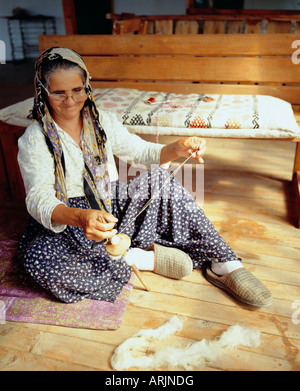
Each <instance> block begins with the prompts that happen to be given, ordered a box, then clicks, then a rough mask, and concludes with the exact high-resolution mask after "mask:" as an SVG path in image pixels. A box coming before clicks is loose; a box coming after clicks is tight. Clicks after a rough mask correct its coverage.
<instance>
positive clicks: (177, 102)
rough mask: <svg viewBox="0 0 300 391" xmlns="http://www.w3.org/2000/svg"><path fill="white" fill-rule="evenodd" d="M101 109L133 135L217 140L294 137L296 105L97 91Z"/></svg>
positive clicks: (254, 98) (256, 98)
mask: <svg viewBox="0 0 300 391" xmlns="http://www.w3.org/2000/svg"><path fill="white" fill-rule="evenodd" d="M95 100H96V104H97V106H98V107H99V108H100V109H106V110H109V111H112V112H114V113H115V114H116V115H117V116H118V118H119V119H120V120H121V121H122V123H123V124H124V125H126V126H127V128H128V129H129V130H130V131H132V132H138V133H148V134H149V133H150V134H151V133H159V134H168V135H170V134H181V135H182V134H184V135H201V136H205V135H213V136H215V137H217V136H222V137H226V136H227V137H228V136H234V137H239V135H240V136H241V137H244V136H245V134H247V135H249V137H259V136H260V137H263V136H265V137H278V136H280V137H295V136H299V135H300V129H299V127H298V125H297V123H296V121H295V118H294V115H293V111H292V108H291V105H290V104H289V103H288V102H285V101H283V100H281V99H278V98H274V97H271V96H264V95H205V94H170V93H165V92H161V93H160V92H155V91H140V90H135V89H121V88H114V89H106V90H97V89H96V90H95Z"/></svg>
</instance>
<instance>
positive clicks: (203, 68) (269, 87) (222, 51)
mask: <svg viewBox="0 0 300 391" xmlns="http://www.w3.org/2000/svg"><path fill="white" fill-rule="evenodd" d="M297 40H300V35H299V34H251V35H241V34H230V35H229V34H218V35H214V34H203V35H147V34H146V35H105V36H101V35H90V36H89V35H42V36H40V37H39V48H40V51H43V50H44V49H47V48H49V47H51V46H64V47H69V48H71V49H74V50H75V51H77V52H78V53H79V54H81V55H82V57H83V59H84V61H85V63H86V65H87V68H88V69H89V71H90V74H91V75H92V77H93V78H92V85H93V87H94V88H96V87H97V88H108V87H109V88H114V87H123V88H138V89H140V90H147V91H165V92H174V93H205V94H260V95H271V96H274V97H277V98H281V99H284V100H286V101H288V102H290V103H291V104H292V105H293V106H294V108H295V116H296V119H297V118H298V119H299V120H300V115H299V113H298V112H297V109H298V108H299V105H300V94H299V84H300V64H299V65H297V64H295V63H294V62H292V58H291V56H292V54H293V53H294V52H295V50H296V48H295V47H294V48H293V47H292V43H293V42H294V41H297ZM18 130H19V129H18ZM284 140H286V141H292V142H295V143H296V154H295V160H294V168H293V172H292V176H291V179H292V180H293V183H294V185H295V191H296V194H297V199H296V204H297V213H298V215H297V216H298V218H297V219H298V220H297V221H298V223H299V204H300V197H299V183H300V144H299V143H300V138H289V139H284Z"/></svg>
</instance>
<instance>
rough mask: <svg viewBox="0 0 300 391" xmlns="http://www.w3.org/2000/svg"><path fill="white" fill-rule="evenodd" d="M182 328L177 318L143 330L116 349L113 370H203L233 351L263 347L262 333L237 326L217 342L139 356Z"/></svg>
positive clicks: (166, 349) (203, 341)
mask: <svg viewBox="0 0 300 391" xmlns="http://www.w3.org/2000/svg"><path fill="white" fill-rule="evenodd" d="M182 327H183V322H182V321H181V320H180V319H179V318H178V317H177V316H174V317H173V318H172V319H171V320H170V321H168V322H167V323H165V324H164V325H162V326H160V327H158V328H157V329H148V330H141V331H139V332H138V333H136V334H134V335H133V336H132V337H131V338H128V339H127V340H125V341H124V342H123V343H122V344H121V345H119V346H118V347H117V348H116V349H115V351H114V354H113V356H112V358H111V365H112V367H113V369H115V370H119V371H122V370H125V369H128V368H131V367H135V368H139V369H144V368H148V369H151V368H152V369H154V368H156V369H158V368H162V367H164V368H166V367H168V366H170V367H183V368H184V369H186V370H191V369H192V368H193V367H200V366H203V364H205V363H206V362H213V361H214V360H216V359H217V358H218V357H220V356H221V355H222V354H223V353H224V352H225V350H227V349H229V348H234V347H236V346H238V345H243V346H248V347H257V346H259V344H260V331H259V330H255V329H250V328H246V327H243V326H240V325H235V326H231V327H229V328H228V329H227V330H226V331H225V332H224V333H223V334H222V335H221V336H220V337H219V338H217V339H215V340H213V341H207V340H206V339H203V340H201V341H198V342H194V343H191V344H188V345H187V346H185V347H179V348H176V347H173V346H168V347H166V348H164V349H161V350H159V351H157V352H154V353H153V354H149V355H144V356H137V352H139V351H146V350H147V348H148V347H149V343H150V341H151V340H153V339H155V340H156V341H157V340H161V339H164V338H165V337H167V336H169V335H172V334H174V333H175V332H176V331H179V330H181V329H182Z"/></svg>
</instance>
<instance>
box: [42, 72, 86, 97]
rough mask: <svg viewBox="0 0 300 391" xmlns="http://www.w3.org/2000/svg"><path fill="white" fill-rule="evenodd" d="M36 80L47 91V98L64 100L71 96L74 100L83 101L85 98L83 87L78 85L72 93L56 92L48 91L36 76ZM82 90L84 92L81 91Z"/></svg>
mask: <svg viewBox="0 0 300 391" xmlns="http://www.w3.org/2000/svg"><path fill="white" fill-rule="evenodd" d="M36 78H37V80H38V81H39V82H40V83H41V85H42V87H43V88H44V90H45V91H46V92H47V94H48V96H49V98H51V99H53V100H56V101H58V102H64V101H65V100H66V99H67V98H68V96H71V97H72V99H73V100H74V102H83V101H85V100H86V98H87V93H86V92H85V88H84V87H79V88H78V89H77V91H75V92H73V94H68V95H67V94H61V93H58V92H49V91H48V90H47V88H46V87H45V86H44V84H43V83H42V82H41V81H40V79H39V78H38V77H37V76H36ZM83 91H84V92H83Z"/></svg>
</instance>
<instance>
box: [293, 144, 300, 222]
mask: <svg viewBox="0 0 300 391" xmlns="http://www.w3.org/2000/svg"><path fill="white" fill-rule="evenodd" d="M293 186H294V189H295V193H296V224H297V227H298V228H300V142H297V146H296V154H295V162H294V169H293Z"/></svg>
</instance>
